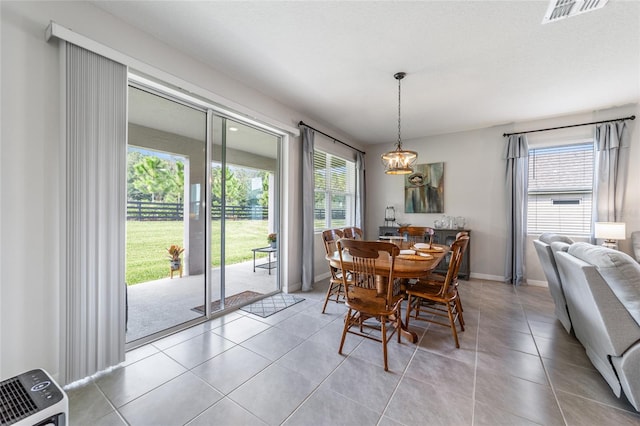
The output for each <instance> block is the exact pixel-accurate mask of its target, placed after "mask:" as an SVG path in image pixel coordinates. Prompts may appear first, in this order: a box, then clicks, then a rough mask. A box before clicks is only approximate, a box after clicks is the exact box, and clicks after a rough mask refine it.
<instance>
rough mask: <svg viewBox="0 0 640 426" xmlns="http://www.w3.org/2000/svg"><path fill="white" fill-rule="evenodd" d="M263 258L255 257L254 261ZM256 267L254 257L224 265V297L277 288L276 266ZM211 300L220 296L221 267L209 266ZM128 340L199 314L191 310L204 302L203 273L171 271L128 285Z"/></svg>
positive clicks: (264, 260)
mask: <svg viewBox="0 0 640 426" xmlns="http://www.w3.org/2000/svg"><path fill="white" fill-rule="evenodd" d="M264 262H266V259H257V260H256V265H259V264H263V263H264ZM270 272H271V274H269V270H267V269H263V268H256V270H255V272H253V260H251V261H248V262H242V263H237V264H234V265H229V266H227V267H226V270H225V274H226V277H225V279H226V290H225V297H227V298H228V297H229V296H232V295H236V294H238V293H241V292H244V291H253V292H256V293H261V294H268V293H272V292H274V291H275V290H276V276H277V269H276V268H274V269H271V271H270ZM211 281H212V292H213V297H212V301H217V300H220V268H214V269H212V280H211ZM127 297H128V322H127V338H126V341H127V343H129V342H132V341H134V340H137V339H140V338H142V337H145V336H148V335H150V334H153V333H157V332H159V331H162V330H165V329H167V328H170V327H174V326H176V325H179V324H182V323H184V322H187V321H190V320H193V319H196V318H200V317H202V316H203V314H202V313H200V312H197V311H195V310H193V309H194V308H196V307H199V306H202V305H204V303H205V301H204V277H203V275H192V276H183V277H182V278H180V277H179V276H178V275H177V274H174V277H173V278H169V277H168V271H167V278H163V279H161V280H156V281H149V282H145V283H140V284H136V285H131V286H128V288H127Z"/></svg>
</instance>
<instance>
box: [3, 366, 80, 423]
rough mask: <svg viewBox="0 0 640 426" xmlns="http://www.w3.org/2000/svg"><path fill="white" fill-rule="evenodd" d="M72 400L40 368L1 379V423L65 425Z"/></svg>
mask: <svg viewBox="0 0 640 426" xmlns="http://www.w3.org/2000/svg"><path fill="white" fill-rule="evenodd" d="M68 417H69V399H68V398H67V394H65V392H64V390H62V388H60V387H59V386H58V385H57V384H56V382H55V381H54V380H53V379H52V378H51V377H50V376H49V375H48V374H47V372H46V371H44V370H41V369H37V370H31V371H27V372H26V373H22V374H20V375H18V376H16V377H13V378H11V379H7V380H3V381H2V382H0V422H1V424H2V425H3V426H4V425H7V426H8V425H17V426H45V425H53V426H66V425H67V424H68V420H67V419H68Z"/></svg>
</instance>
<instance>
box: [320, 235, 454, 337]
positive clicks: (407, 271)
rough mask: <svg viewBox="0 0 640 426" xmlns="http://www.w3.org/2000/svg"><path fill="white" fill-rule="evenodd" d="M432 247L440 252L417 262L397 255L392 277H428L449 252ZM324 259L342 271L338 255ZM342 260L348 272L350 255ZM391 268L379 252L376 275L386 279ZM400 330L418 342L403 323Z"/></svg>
mask: <svg viewBox="0 0 640 426" xmlns="http://www.w3.org/2000/svg"><path fill="white" fill-rule="evenodd" d="M411 245H412V243H409V242H406V241H402V242H401V243H400V244H399V247H400V249H402V250H407V249H410V247H411ZM433 247H434V248H436V250H438V249H440V251H436V250H434V251H430V252H429V253H428V254H429V255H430V256H421V257H422V258H420V259H419V260H418V258H417V257H416V256H419V255H418V254H416V255H413V256H412V255H402V254H401V255H398V256H396V261H395V264H394V267H393V277H394V278H400V279H403V280H409V279H420V278H425V277H427V276H429V274H430V273H431V272H432V271H433V270H434V269H435V268H436V267H437V266H438V264H439V263H440V262H441V261H442V259H444V257H445V256H446V255H447V253H448V252H449V246H445V245H440V244H433ZM326 259H327V260H328V261H329V264H330V265H331V266H332V267H333V268H337V269H342V265H341V264H340V254H339V253H338V252H337V251H335V252H333V253H332V254H330V255H329V254H328V255H327V256H326ZM342 260H343V262H344V263H345V265H344V266H345V269H347V270H349V268H350V267H351V266H352V265H351V255H349V253H343V254H342ZM390 267H391V259H390V257H389V255H388V254H386V253H384V252H381V253H380V257H379V258H378V259H376V274H377V275H379V276H380V277H388V276H389V269H390ZM401 323H402V328H401V330H400V333H401V334H402V336H404V337H405V338H407V339H408V340H409V341H410V342H412V343H416V342H417V341H418V335H417V334H416V333H415V332H413V331H410V330H409V329H408V328H407V326H406V325H405V324H404V322H403V321H401Z"/></svg>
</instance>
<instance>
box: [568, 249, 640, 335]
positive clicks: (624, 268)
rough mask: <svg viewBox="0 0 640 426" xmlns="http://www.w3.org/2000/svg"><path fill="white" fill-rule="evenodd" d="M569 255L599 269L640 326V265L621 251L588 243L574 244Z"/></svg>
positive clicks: (569, 250)
mask: <svg viewBox="0 0 640 426" xmlns="http://www.w3.org/2000/svg"><path fill="white" fill-rule="evenodd" d="M568 253H569V254H571V255H573V256H575V257H577V258H578V259H581V260H583V261H585V262H587V263H590V264H591V265H593V266H595V267H596V268H598V272H599V273H600V275H601V276H602V278H604V280H605V281H606V282H607V284H609V287H610V288H611V291H613V293H614V294H615V295H616V297H617V298H618V300H619V301H620V303H622V304H623V305H624V307H625V308H626V309H627V311H628V312H629V314H630V315H631V316H632V317H633V319H634V320H635V321H636V323H638V324H640V264H638V262H636V261H635V260H633V258H632V257H631V256H629V255H628V254H626V253H623V252H621V251H617V250H613V249H610V248H606V247H602V246H594V245H591V244H587V243H575V244H572V245H571V246H570V247H569V249H568Z"/></svg>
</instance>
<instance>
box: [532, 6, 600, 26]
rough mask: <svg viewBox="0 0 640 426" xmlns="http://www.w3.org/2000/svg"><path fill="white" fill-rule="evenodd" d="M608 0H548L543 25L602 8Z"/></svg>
mask: <svg viewBox="0 0 640 426" xmlns="http://www.w3.org/2000/svg"><path fill="white" fill-rule="evenodd" d="M608 1H609V0H550V2H549V7H548V8H547V13H545V15H544V18H543V19H542V23H543V24H548V23H549V22H555V21H558V20H560V19H564V18H568V17H569V16H576V15H580V14H581V13H585V12H591V11H592V10H596V9H601V8H603V7H604V6H605V5H606V4H607V2H608Z"/></svg>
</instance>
